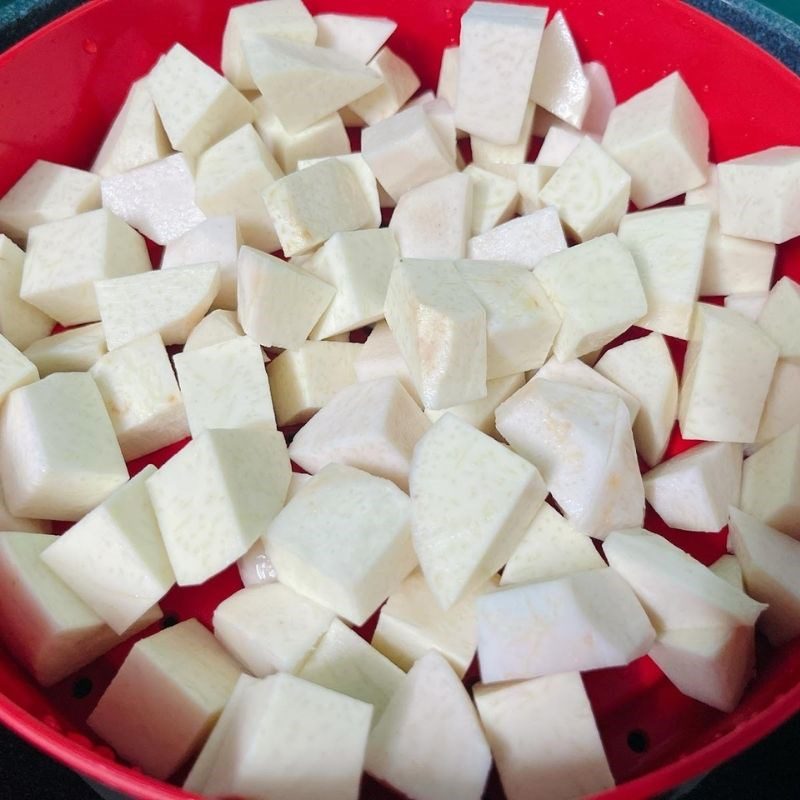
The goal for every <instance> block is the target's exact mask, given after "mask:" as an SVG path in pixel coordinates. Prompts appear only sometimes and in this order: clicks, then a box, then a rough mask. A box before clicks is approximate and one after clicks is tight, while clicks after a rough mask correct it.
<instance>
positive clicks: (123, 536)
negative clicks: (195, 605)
mask: <svg viewBox="0 0 800 800" xmlns="http://www.w3.org/2000/svg"><path fill="white" fill-rule="evenodd" d="M155 472H156V468H155V467H154V466H152V465H148V466H146V467H145V468H144V469H143V470H142V471H141V472H140V473H139V474H138V475H136V477H134V478H131V480H129V481H128V482H127V483H125V484H123V485H122V486H120V488H119V489H117V490H116V491H115V492H114V493H113V494H111V495H110V496H109V497H108V498H107V499H106V500H105V501H104V502H103V503H101V504H100V505H99V506H98V507H97V508H95V509H93V510H92V511H90V512H89V513H88V514H87V515H86V516H85V517H84V518H83V519H81V520H80V521H79V522H77V523H75V525H73V526H72V527H71V528H70V529H69V530H68V531H67V532H66V533H64V534H62V535H61V536H59V537H58V539H56V541H55V542H54V543H53V544H52V545H50V547H48V548H47V550H45V551H44V552H43V553H42V560H43V561H44V563H45V564H47V566H48V567H50V569H52V570H53V572H54V573H55V574H56V575H58V576H59V578H61V580H63V581H64V583H66V584H67V586H69V587H70V588H71V589H72V591H73V592H75V594H77V595H78V597H80V598H81V600H83V602H84V603H86V605H87V606H89V608H91V609H92V610H93V611H94V612H95V614H97V615H98V616H99V617H100V618H101V619H102V620H103V621H104V622H106V623H107V624H108V625H109V626H111V627H112V628H113V629H114V631H115V632H116V633H117V634H119V635H122V634H123V633H124V632H125V631H126V630H128V629H129V628H130V627H131V626H132V625H133V624H134V623H135V622H136V621H137V620H138V619H140V618H141V617H142V616H143V615H144V614H145V613H146V612H147V610H148V609H149V608H151V607H152V606H153V605H155V604H156V603H157V602H158V601H159V600H160V599H161V598H162V597H163V596H164V595H165V594H166V593H167V592H168V591H169V590H170V588H171V587H172V585H173V584H174V583H175V576H174V575H173V573H172V567H170V564H169V559H168V558H167V552H166V550H165V549H164V544H163V543H162V541H161V532H160V531H159V528H158V523H157V522H156V516H155V514H154V513H153V507H152V505H151V504H150V497H149V496H148V494H147V487H146V486H145V481H146V480H147V479H148V478H149V477H150V476H151V475H153V474H155Z"/></svg>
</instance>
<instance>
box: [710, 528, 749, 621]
mask: <svg viewBox="0 0 800 800" xmlns="http://www.w3.org/2000/svg"><path fill="white" fill-rule="evenodd" d="M728 524H730V521H729V523H728ZM708 568H709V569H710V570H711V571H712V572H713V573H714V574H715V575H718V576H719V577H720V578H722V580H724V581H728V583H729V584H730V585H731V586H735V587H736V588H737V589H742V590H744V576H743V575H742V565H741V563H740V562H739V559H738V558H736V556H734V555H731V554H730V553H726V554H725V555H723V556H720V557H719V558H718V559H717V560H716V561H715V562H714V563H713V564H710V565H709V567H708ZM762 617H763V615H762Z"/></svg>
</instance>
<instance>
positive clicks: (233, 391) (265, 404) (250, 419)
mask: <svg viewBox="0 0 800 800" xmlns="http://www.w3.org/2000/svg"><path fill="white" fill-rule="evenodd" d="M174 364H175V371H176V372H177V374H178V381H179V382H180V387H181V392H182V394H183V401H184V403H185V406H186V416H187V418H188V420H189V430H190V431H191V433H192V437H193V438H197V437H198V436H200V434H202V433H203V431H206V430H208V429H209V428H249V427H253V426H257V427H262V428H264V429H265V430H275V412H274V411H273V409H272V397H271V395H270V388H269V379H268V378H267V373H266V371H265V369H264V358H263V355H262V352H261V348H260V347H259V346H258V344H256V343H255V342H254V341H253V340H252V339H250V338H249V337H247V336H237V337H236V338H235V339H231V340H229V341H227V342H220V343H219V344H214V345H210V346H209V347H202V348H200V349H199V350H195V351H192V352H189V353H179V354H178V355H176V356H175V358H174Z"/></svg>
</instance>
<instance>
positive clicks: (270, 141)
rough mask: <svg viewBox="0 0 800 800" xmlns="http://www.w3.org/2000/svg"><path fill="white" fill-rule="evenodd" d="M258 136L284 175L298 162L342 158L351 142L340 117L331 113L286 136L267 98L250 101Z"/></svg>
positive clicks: (293, 168) (348, 149)
mask: <svg viewBox="0 0 800 800" xmlns="http://www.w3.org/2000/svg"><path fill="white" fill-rule="evenodd" d="M253 108H254V109H255V110H256V118H255V121H254V123H253V125H254V126H255V129H256V130H257V131H258V135H259V136H260V137H261V138H262V139H263V140H264V143H265V144H266V145H267V147H268V148H269V151H270V152H271V153H272V155H273V156H274V157H275V160H276V161H277V162H278V164H280V167H281V169H282V170H283V171H284V172H286V173H289V172H294V170H296V169H297V165H298V162H299V161H303V160H307V159H312V158H324V157H326V156H338V155H344V154H346V153H349V152H350V139H349V138H348V137H347V130H346V129H345V127H344V123H343V122H342V118H341V116H340V115H339V114H338V113H337V112H334V113H333V114H328V116H327V117H323V118H322V119H321V120H319V121H318V122H315V123H314V124H313V125H309V126H308V127H307V128H304V129H303V130H302V131H298V132H297V133H289V131H287V130H286V128H284V127H283V124H282V123H281V121H280V120H279V119H278V118H277V117H276V116H275V114H274V113H273V111H272V109H271V108H270V107H269V103H268V102H267V100H266V98H264V97H258V98H257V99H256V100H254V101H253Z"/></svg>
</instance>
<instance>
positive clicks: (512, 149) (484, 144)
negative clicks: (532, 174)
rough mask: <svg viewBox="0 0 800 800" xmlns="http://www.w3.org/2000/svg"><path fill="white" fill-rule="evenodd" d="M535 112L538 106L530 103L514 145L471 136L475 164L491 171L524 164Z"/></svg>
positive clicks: (441, 101) (442, 100) (443, 100)
mask: <svg viewBox="0 0 800 800" xmlns="http://www.w3.org/2000/svg"><path fill="white" fill-rule="evenodd" d="M437 102H439V103H446V102H447V101H446V100H445V99H444V98H440V99H439V100H438V101H437ZM535 111H536V106H534V104H533V103H531V102H529V103H528V105H527V107H526V108H525V116H524V118H523V120H522V129H521V130H520V134H519V137H518V138H517V140H516V141H515V142H514V143H513V144H495V143H494V142H490V141H489V140H488V139H482V138H481V137H480V136H470V150H471V151H472V161H473V163H474V164H477V165H478V166H480V167H485V168H486V169H489V170H491V169H492V168H493V167H495V166H497V165H501V166H507V165H508V166H518V165H521V164H523V163H524V161H525V159H526V158H527V157H528V150H529V149H530V145H531V135H532V134H533V118H534V114H535Z"/></svg>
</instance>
